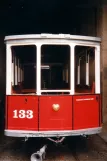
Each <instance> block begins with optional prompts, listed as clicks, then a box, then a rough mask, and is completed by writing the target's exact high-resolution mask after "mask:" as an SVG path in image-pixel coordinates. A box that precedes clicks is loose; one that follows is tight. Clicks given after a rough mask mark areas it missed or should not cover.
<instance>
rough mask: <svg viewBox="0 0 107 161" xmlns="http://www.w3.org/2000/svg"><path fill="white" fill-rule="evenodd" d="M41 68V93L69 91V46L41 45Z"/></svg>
mask: <svg viewBox="0 0 107 161" xmlns="http://www.w3.org/2000/svg"><path fill="white" fill-rule="evenodd" d="M41 66H43V67H44V68H41V90H43V92H42V93H48V92H49V93H51V91H52V93H53V90H54V94H55V90H59V91H60V90H70V46H68V45H42V46H41ZM49 90H50V91H49ZM47 91H48V92H47ZM65 93H69V92H65Z"/></svg>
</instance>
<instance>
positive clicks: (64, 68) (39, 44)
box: [5, 34, 102, 138]
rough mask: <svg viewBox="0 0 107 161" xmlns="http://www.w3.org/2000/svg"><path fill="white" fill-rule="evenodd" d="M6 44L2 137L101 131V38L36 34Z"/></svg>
mask: <svg viewBox="0 0 107 161" xmlns="http://www.w3.org/2000/svg"><path fill="white" fill-rule="evenodd" d="M5 42H6V54H7V62H6V66H7V68H6V70H7V72H6V73H7V75H6V120H5V135H6V136H13V137H48V138H49V137H63V136H64V137H66V136H73V135H91V134H96V133H100V132H101V129H102V107H101V94H100V38H95V37H88V36H72V35H63V34H59V35H51V34H41V35H18V36H7V37H5ZM30 47H31V48H30ZM25 48H26V49H25ZM60 53H61V54H62V55H61V54H60ZM52 54H53V55H52ZM51 55H52V56H51Z"/></svg>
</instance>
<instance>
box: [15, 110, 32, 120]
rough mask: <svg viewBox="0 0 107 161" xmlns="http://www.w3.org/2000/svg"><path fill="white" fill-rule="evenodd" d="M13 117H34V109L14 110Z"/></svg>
mask: <svg viewBox="0 0 107 161" xmlns="http://www.w3.org/2000/svg"><path fill="white" fill-rule="evenodd" d="M13 113H14V115H13V118H28V119H32V118H33V111H32V110H19V111H18V110H14V111H13Z"/></svg>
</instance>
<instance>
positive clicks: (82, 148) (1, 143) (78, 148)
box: [0, 126, 107, 161]
mask: <svg viewBox="0 0 107 161" xmlns="http://www.w3.org/2000/svg"><path fill="white" fill-rule="evenodd" d="M44 144H47V145H48V148H47V153H46V159H45V160H46V161H107V127H106V126H104V127H103V130H102V133H101V134H100V135H92V136H89V138H83V137H69V138H67V139H66V140H65V141H64V143H63V144H62V145H61V146H56V145H55V144H53V143H52V142H50V141H47V140H46V139H42V140H40V139H38V138H37V139H36V138H32V139H30V140H28V141H27V142H26V143H24V141H23V139H22V138H10V137H6V136H3V135H1V137H0V161H30V156H31V154H32V153H34V152H36V151H37V150H39V148H41V147H42V146H43V145H44Z"/></svg>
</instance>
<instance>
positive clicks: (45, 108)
mask: <svg viewBox="0 0 107 161" xmlns="http://www.w3.org/2000/svg"><path fill="white" fill-rule="evenodd" d="M96 97H97V98H98V99H96ZM26 98H27V102H25V99H26ZM89 98H92V99H93V100H81V99H89ZM77 99H80V100H79V101H78V100H77ZM53 104H59V105H60V109H59V110H58V111H54V110H53V108H52V105H53ZM14 110H32V111H33V112H34V117H33V118H32V119H27V118H13V111H14ZM101 111H102V110H101V96H100V95H94V94H93V95H91V94H90V95H75V96H64V95H58V96H43V95H42V96H27V95H23V96H22V95H21V96H18V95H16V96H7V97H6V116H7V117H6V124H5V125H6V126H5V128H6V129H10V130H12V129H13V130H34V131H38V130H39V131H42V130H43V131H47V130H48V131H53V130H58V131H60V130H78V129H86V128H94V127H99V126H101V123H102V113H101Z"/></svg>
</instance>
